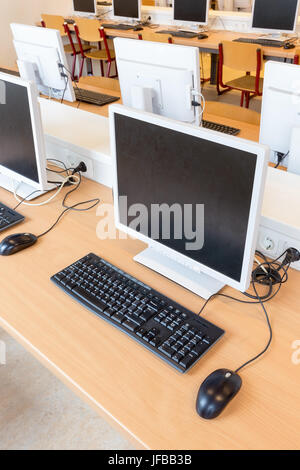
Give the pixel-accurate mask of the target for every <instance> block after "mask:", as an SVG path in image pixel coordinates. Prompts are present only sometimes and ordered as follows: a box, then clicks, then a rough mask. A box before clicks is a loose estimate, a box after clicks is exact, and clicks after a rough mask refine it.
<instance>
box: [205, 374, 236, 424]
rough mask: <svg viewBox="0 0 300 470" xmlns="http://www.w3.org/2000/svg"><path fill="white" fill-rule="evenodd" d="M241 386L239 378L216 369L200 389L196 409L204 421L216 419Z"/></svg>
mask: <svg viewBox="0 0 300 470" xmlns="http://www.w3.org/2000/svg"><path fill="white" fill-rule="evenodd" d="M241 386H242V379H241V377H240V376H239V375H238V374H236V373H235V372H233V371H232V370H228V369H218V370H216V371H215V372H213V373H212V374H210V375H209V376H208V377H207V379H205V380H204V382H203V384H202V385H201V387H200V390H199V393H198V397H197V403H196V409H197V413H198V414H199V415H200V416H201V418H204V419H214V418H217V417H218V416H219V415H220V414H221V413H222V411H223V410H224V409H225V408H226V406H227V405H228V403H229V402H230V401H231V400H232V399H233V398H234V397H235V396H236V394H237V393H238V392H239V390H240V388H241Z"/></svg>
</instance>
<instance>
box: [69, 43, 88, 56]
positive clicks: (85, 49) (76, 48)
mask: <svg viewBox="0 0 300 470" xmlns="http://www.w3.org/2000/svg"><path fill="white" fill-rule="evenodd" d="M74 47H75V51H76V54H80V47H79V44H74ZM82 48H83V50H84V52H87V51H90V50H91V49H92V46H89V45H88V44H87V45H85V44H83V46H82ZM64 50H65V53H66V54H73V49H72V46H71V44H66V45H65V46H64Z"/></svg>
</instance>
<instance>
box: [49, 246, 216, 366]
mask: <svg viewBox="0 0 300 470" xmlns="http://www.w3.org/2000/svg"><path fill="white" fill-rule="evenodd" d="M51 280H52V281H53V282H55V284H57V285H58V286H59V287H61V288H62V289H63V290H64V291H65V292H66V293H67V294H68V295H70V296H71V297H73V298H74V299H75V300H77V301H78V302H80V303H81V304H82V305H83V306H84V307H86V308H88V309H89V310H91V311H92V312H93V313H95V314H96V315H98V316H99V317H101V318H103V319H104V320H106V321H108V322H109V323H111V324H112V325H114V326H115V327H117V328H118V329H120V330H122V331H123V332H124V333H126V334H127V335H129V336H131V337H132V338H133V339H135V340H136V341H138V342H139V343H140V344H142V345H143V346H144V347H146V348H147V349H149V350H150V351H152V352H153V353H155V354H156V355H157V356H159V357H160V358H161V359H163V360H164V361H165V362H167V363H168V364H170V365H171V366H173V367H174V368H175V369H177V370H179V371H180V372H186V371H187V370H188V369H189V368H191V367H192V366H193V365H194V364H195V363H196V362H197V361H198V360H199V359H200V358H201V357H202V356H203V355H204V354H205V353H206V352H207V351H208V350H209V349H210V348H211V347H212V346H214V344H215V343H216V342H217V341H218V340H219V339H220V338H221V337H222V336H223V334H224V331H223V330H222V329H220V328H218V327H217V326H215V325H213V324H212V323H209V322H208V321H207V320H205V319H203V318H202V317H199V316H198V315H196V314H195V313H193V312H191V311H189V310H187V309H186V308H184V307H182V306H181V305H179V304H177V303H176V302H173V301H172V300H170V299H168V298H167V297H165V296H164V295H162V294H160V293H159V292H157V291H155V290H153V289H151V288H150V287H149V286H147V285H145V284H143V283H142V282H140V281H138V280H137V279H135V278H133V277H132V276H130V275H128V274H126V273H124V272H123V271H121V270H120V269H118V268H116V267H115V266H113V265H111V264H110V263H108V262H107V261H105V260H103V259H102V258H99V257H98V256H96V255H94V254H93V253H90V254H89V255H87V256H85V257H84V258H82V259H81V260H79V261H77V262H76V263H74V264H72V265H71V266H69V267H68V268H66V269H64V270H63V271H61V272H59V273H58V274H56V275H55V276H53V277H52V278H51Z"/></svg>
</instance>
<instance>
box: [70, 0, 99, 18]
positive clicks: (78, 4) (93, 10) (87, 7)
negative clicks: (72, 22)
mask: <svg viewBox="0 0 300 470" xmlns="http://www.w3.org/2000/svg"><path fill="white" fill-rule="evenodd" d="M73 12H74V14H75V15H79V16H87V15H96V14H97V0H73Z"/></svg>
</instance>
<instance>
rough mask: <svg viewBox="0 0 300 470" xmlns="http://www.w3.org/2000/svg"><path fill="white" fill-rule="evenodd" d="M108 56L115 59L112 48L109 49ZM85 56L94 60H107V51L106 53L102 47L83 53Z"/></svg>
mask: <svg viewBox="0 0 300 470" xmlns="http://www.w3.org/2000/svg"><path fill="white" fill-rule="evenodd" d="M109 52H110V57H111V58H112V59H115V57H116V55H115V51H113V50H110V51H109ZM85 56H86V57H87V58H88V59H95V60H108V57H107V53H106V50H105V49H102V50H99V49H97V50H95V49H93V50H91V51H90V52H87V53H86V54H85Z"/></svg>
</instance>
